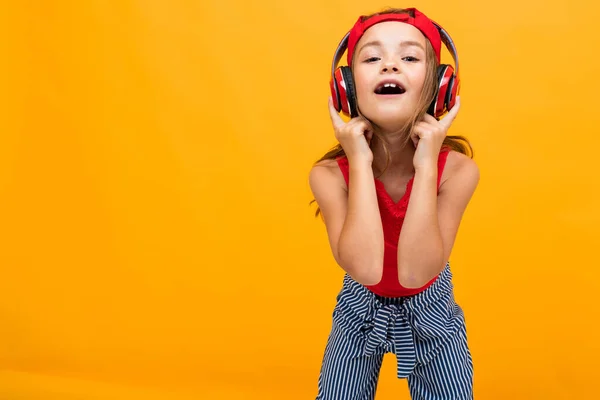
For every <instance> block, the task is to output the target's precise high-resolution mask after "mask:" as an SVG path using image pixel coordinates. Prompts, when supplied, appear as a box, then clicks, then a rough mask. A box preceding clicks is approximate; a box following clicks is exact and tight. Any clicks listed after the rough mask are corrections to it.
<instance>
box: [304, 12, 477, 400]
mask: <svg viewBox="0 0 600 400" xmlns="http://www.w3.org/2000/svg"><path fill="white" fill-rule="evenodd" d="M442 42H443V43H444V44H446V46H447V47H448V49H449V50H450V51H451V52H452V54H453V57H454V61H455V65H456V72H457V73H456V75H455V74H454V73H453V69H452V68H451V67H450V66H447V65H440V50H441V43H442ZM345 50H347V58H348V66H347V67H340V68H339V69H335V67H336V65H337V63H338V62H339V59H340V58H341V54H342V53H343V52H344V51H345ZM332 71H333V76H332V82H331V89H332V98H330V99H329V110H330V115H331V121H332V123H333V128H334V132H335V137H336V139H337V140H338V142H339V145H338V146H336V147H335V148H334V149H332V150H331V151H330V152H328V153H327V154H326V155H325V156H323V158H321V159H320V160H319V161H318V162H317V163H316V164H315V165H314V166H313V168H312V169H311V171H310V177H309V182H310V187H311V190H312V193H313V195H314V198H315V201H316V202H317V204H318V209H317V215H319V214H321V216H322V218H323V221H324V223H325V226H326V231H327V235H328V238H329V245H330V247H331V251H332V253H333V257H334V259H335V261H336V262H337V263H338V264H339V265H340V267H341V268H342V269H343V270H344V271H345V275H344V279H343V286H342V289H341V291H340V292H339V294H338V296H337V300H336V301H337V303H336V305H335V308H334V311H333V324H332V329H331V333H330V335H329V338H328V341H327V344H326V347H325V354H324V357H323V363H322V366H321V371H320V375H319V380H318V395H317V399H321V400H345V399H373V398H374V397H375V390H376V387H377V381H378V377H379V370H380V367H381V364H382V360H383V356H384V354H385V353H387V352H392V353H395V355H396V358H397V376H398V378H407V379H408V385H409V389H410V394H411V397H412V398H413V399H427V400H429V399H452V400H458V399H472V398H473V383H472V381H473V364H472V358H471V353H470V351H469V348H468V346H467V337H466V329H465V319H464V315H463V311H462V309H461V307H460V306H459V305H457V304H456V302H455V300H454V295H453V284H452V274H451V272H450V267H449V262H448V259H449V257H450V253H451V250H452V246H453V244H454V240H455V237H456V235H457V232H458V227H459V224H460V221H461V218H462V215H463V213H464V211H465V209H466V207H467V205H468V203H469V201H470V199H471V197H472V195H473V193H474V191H475V188H476V186H477V184H478V181H479V170H478V167H477V165H476V163H475V162H474V161H473V160H472V156H468V155H467V150H468V149H469V150H470V145H469V142H468V141H467V140H466V139H465V138H463V137H461V136H448V135H447V132H448V129H449V127H450V125H451V124H452V121H453V120H454V119H455V117H456V115H457V113H458V110H459V107H460V101H459V99H458V97H457V91H458V86H459V78H458V58H457V56H456V50H455V48H454V45H453V44H452V41H451V39H450V38H449V36H448V34H447V33H446V32H445V31H444V30H443V29H442V28H441V27H439V25H437V24H435V23H434V22H433V21H431V20H430V19H428V18H427V17H426V16H425V15H424V14H422V13H421V12H419V11H418V10H416V9H414V8H411V9H389V10H386V11H384V12H381V13H376V14H372V15H370V16H363V17H360V18H359V19H358V21H357V22H356V24H355V25H354V27H353V28H352V29H351V30H350V32H349V33H348V34H347V35H346V37H345V38H344V40H342V43H340V47H339V48H338V51H337V52H336V57H335V60H334V65H333V68H332ZM338 111H344V112H345V113H347V114H349V115H350V116H351V117H352V118H351V119H350V121H349V122H348V123H345V122H344V121H343V120H342V119H341V118H340V116H339V114H338ZM446 111H448V113H447V115H446V116H445V117H444V118H443V119H441V118H440V116H441V115H442V114H443V113H445V112H446ZM463 142H464V143H466V144H464V143H463ZM400 233H401V234H400Z"/></svg>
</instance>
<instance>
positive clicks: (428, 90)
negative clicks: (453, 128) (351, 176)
mask: <svg viewBox="0 0 600 400" xmlns="http://www.w3.org/2000/svg"><path fill="white" fill-rule="evenodd" d="M381 14H409V15H410V16H411V17H414V13H413V12H412V10H405V9H403V8H387V9H385V10H383V11H380V12H377V13H373V14H370V15H368V16H365V17H364V18H363V21H366V20H367V19H369V18H371V17H374V16H376V15H381ZM425 42H426V57H425V58H426V69H427V71H426V73H425V81H424V83H423V90H422V91H421V94H420V96H419V101H418V103H417V107H416V108H415V112H414V113H413V115H412V116H411V117H410V118H409V119H408V121H407V122H406V124H405V126H404V127H403V128H402V130H401V131H402V132H405V138H404V143H403V144H404V145H408V144H409V143H410V141H411V138H410V133H411V132H412V130H413V128H414V126H415V124H416V123H417V122H418V121H420V120H421V119H422V118H423V116H424V115H425V113H426V112H427V110H428V108H429V106H430V105H431V102H432V101H433V99H434V97H435V95H436V94H437V93H436V92H437V68H438V62H437V58H436V55H435V51H434V50H433V46H432V45H431V43H430V42H429V40H426V41H425ZM352 61H353V60H352ZM373 135H374V136H375V137H376V138H377V140H378V141H381V143H382V145H383V150H384V153H385V155H386V164H385V167H384V168H383V170H382V172H381V174H380V175H379V176H381V175H382V174H383V173H384V172H385V170H386V169H387V168H388V166H389V164H390V162H391V157H390V152H389V148H388V147H387V142H386V140H385V138H384V137H383V136H382V135H381V134H380V133H379V132H377V129H375V130H374V132H373ZM372 143H373V142H372ZM442 147H447V148H450V149H451V150H454V151H457V152H459V153H462V154H465V155H467V156H469V157H471V158H473V154H474V153H473V148H472V147H471V144H470V142H469V140H468V139H467V138H466V137H464V136H461V135H456V136H452V135H447V136H446V137H445V138H444V142H443V144H442ZM345 155H346V153H345V152H344V149H343V148H342V146H341V145H340V144H339V143H338V144H337V145H335V146H334V147H333V148H331V149H330V150H329V151H328V152H327V153H325V154H324V155H323V156H322V157H321V158H319V159H318V160H317V161H315V164H317V163H319V162H321V161H324V160H335V159H337V158H339V157H343V156H345ZM313 202H315V200H314V199H313V200H312V201H311V202H310V203H309V204H312V203H313ZM320 211H321V210H320V208H319V207H317V211H316V212H315V217H317V216H319V214H320Z"/></svg>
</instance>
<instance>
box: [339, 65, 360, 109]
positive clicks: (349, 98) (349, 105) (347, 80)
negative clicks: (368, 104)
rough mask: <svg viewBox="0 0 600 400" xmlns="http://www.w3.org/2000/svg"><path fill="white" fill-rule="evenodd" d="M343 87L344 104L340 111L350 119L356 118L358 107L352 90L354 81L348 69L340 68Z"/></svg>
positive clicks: (354, 92)
mask: <svg viewBox="0 0 600 400" xmlns="http://www.w3.org/2000/svg"><path fill="white" fill-rule="evenodd" d="M340 69H341V72H342V77H343V79H344V86H345V97H346V98H345V100H346V101H345V102H344V103H342V109H343V110H344V112H345V113H346V114H347V115H349V116H350V117H351V118H354V117H358V107H357V104H356V91H355V89H354V80H353V78H352V70H351V69H350V67H340Z"/></svg>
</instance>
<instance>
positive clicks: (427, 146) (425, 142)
mask: <svg viewBox="0 0 600 400" xmlns="http://www.w3.org/2000/svg"><path fill="white" fill-rule="evenodd" d="M459 108H460V97H459V96H457V97H456V103H455V104H454V107H452V109H451V110H450V111H448V114H446V116H445V117H444V118H443V119H442V120H441V121H438V120H437V119H435V118H434V117H433V116H431V115H429V114H425V116H424V117H423V119H422V120H421V121H419V122H417V123H416V124H415V127H414V129H413V133H412V134H411V139H412V141H413V144H414V145H415V147H416V149H417V150H416V152H415V155H414V157H413V166H414V167H415V170H419V169H422V168H432V167H435V166H437V161H438V156H439V154H440V149H441V148H442V144H443V143H444V139H445V138H446V134H447V132H448V129H449V128H450V125H451V124H452V122H453V121H454V119H455V118H456V114H457V113H458V110H459Z"/></svg>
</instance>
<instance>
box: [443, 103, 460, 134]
mask: <svg viewBox="0 0 600 400" xmlns="http://www.w3.org/2000/svg"><path fill="white" fill-rule="evenodd" d="M458 110H460V96H457V97H456V103H454V107H452V109H450V111H448V114H446V116H445V117H444V118H443V119H442V120H441V121H440V124H442V126H443V127H444V128H446V129H448V128H449V127H450V125H451V124H452V122H454V119H455V118H456V115H457V114H458Z"/></svg>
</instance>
